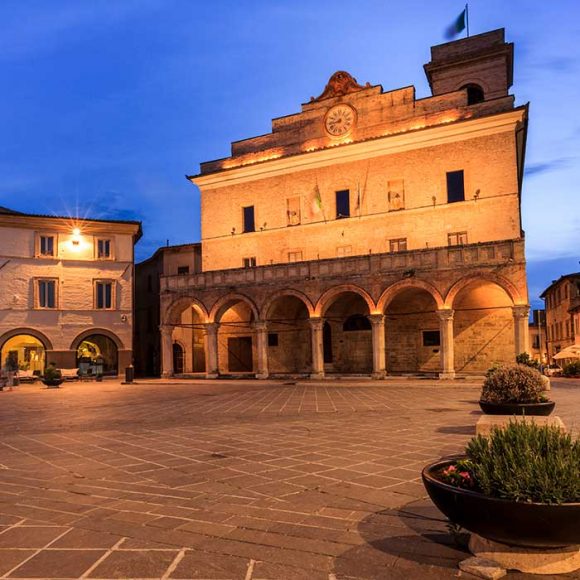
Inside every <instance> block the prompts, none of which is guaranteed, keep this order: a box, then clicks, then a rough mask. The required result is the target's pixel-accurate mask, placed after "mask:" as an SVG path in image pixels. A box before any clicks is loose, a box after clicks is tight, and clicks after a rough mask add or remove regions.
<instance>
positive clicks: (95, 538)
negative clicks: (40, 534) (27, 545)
mask: <svg viewBox="0 0 580 580" xmlns="http://www.w3.org/2000/svg"><path fill="white" fill-rule="evenodd" d="M121 538H122V536H115V535H112V534H106V533H103V532H95V531H93V530H83V529H72V530H70V531H69V532H67V533H66V534H65V535H64V536H63V537H62V538H59V539H58V540H57V541H56V542H54V543H52V544H51V545H50V547H51V548H92V549H98V548H105V549H108V548H112V547H113V546H114V545H115V544H116V543H117V542H118V541H119V540H120V539H121Z"/></svg>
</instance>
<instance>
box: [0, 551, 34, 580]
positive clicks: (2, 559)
mask: <svg viewBox="0 0 580 580" xmlns="http://www.w3.org/2000/svg"><path fill="white" fill-rule="evenodd" d="M33 554H34V550H22V549H20V550H7V549H2V550H0V576H3V575H4V574H6V573H7V572H9V571H10V570H12V568H15V567H16V566H18V564H21V563H22V562H24V560H27V559H28V558H30V556H32V555H33Z"/></svg>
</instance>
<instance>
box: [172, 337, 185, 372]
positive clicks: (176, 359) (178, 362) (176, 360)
mask: <svg viewBox="0 0 580 580" xmlns="http://www.w3.org/2000/svg"><path fill="white" fill-rule="evenodd" d="M184 363H185V353H184V351H183V347H182V346H181V345H180V344H179V343H178V342H174V343H173V373H174V374H176V375H182V374H183V372H184V370H185V365H184Z"/></svg>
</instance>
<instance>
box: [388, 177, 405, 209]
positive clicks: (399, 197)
mask: <svg viewBox="0 0 580 580" xmlns="http://www.w3.org/2000/svg"><path fill="white" fill-rule="evenodd" d="M387 189H388V193H387V196H388V202H389V211H398V210H400V209H405V182H404V181H403V180H402V179H395V180H393V181H389V182H388V183H387Z"/></svg>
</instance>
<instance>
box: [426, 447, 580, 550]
mask: <svg viewBox="0 0 580 580" xmlns="http://www.w3.org/2000/svg"><path fill="white" fill-rule="evenodd" d="M457 459H458V458H455V459H453V460H446V461H439V462H437V463H433V464H432V465H428V466H427V467H425V469H423V473H422V477H423V484H424V485H425V489H426V490H427V492H428V493H429V497H430V498H431V500H432V501H433V503H434V504H435V505H436V506H437V507H438V508H439V509H440V510H441V512H443V514H445V515H446V516H447V517H448V518H449V519H450V520H451V521H452V522H454V523H456V524H459V525H460V526H462V527H463V528H465V529H466V530H469V531H470V532H473V533H475V534H478V535H480V536H482V537H484V538H487V539H489V540H493V541H495V542H501V543H503V544H509V545H512V546H524V547H527V548H559V547H563V546H575V545H578V544H580V525H578V522H580V503H568V504H561V505H548V504H543V503H525V502H514V501H509V500H506V499H498V498H494V497H489V496H486V495H483V494H481V493H477V492H475V491H470V490H466V489H460V488H458V487H454V486H452V485H449V484H447V483H443V482H442V481H439V480H438V479H437V478H436V476H435V474H436V473H437V472H439V471H440V470H441V469H445V468H446V467H448V466H449V465H451V464H452V463H455V461H457Z"/></svg>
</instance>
